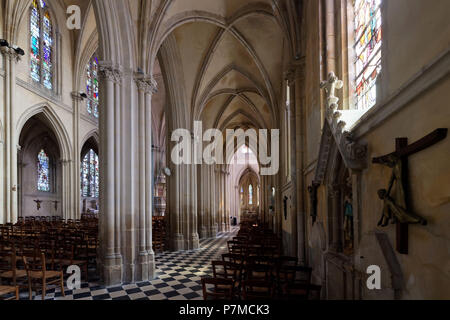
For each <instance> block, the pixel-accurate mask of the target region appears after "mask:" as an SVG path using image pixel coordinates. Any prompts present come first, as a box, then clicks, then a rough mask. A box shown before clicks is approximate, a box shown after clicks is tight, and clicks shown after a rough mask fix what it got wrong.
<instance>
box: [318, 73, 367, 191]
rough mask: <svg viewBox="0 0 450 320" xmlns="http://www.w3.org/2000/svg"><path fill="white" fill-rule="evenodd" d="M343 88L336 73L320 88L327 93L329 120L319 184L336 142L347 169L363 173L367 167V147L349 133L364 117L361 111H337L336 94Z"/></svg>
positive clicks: (331, 74) (322, 147)
mask: <svg viewBox="0 0 450 320" xmlns="http://www.w3.org/2000/svg"><path fill="white" fill-rule="evenodd" d="M343 85H344V84H343V82H342V80H339V79H338V78H337V76H336V75H335V74H334V72H330V74H329V75H328V79H327V80H326V81H323V82H322V83H321V84H320V88H321V89H324V90H325V92H326V116H325V124H324V126H323V130H322V138H321V143H320V150H319V157H318V161H317V166H316V175H315V179H314V180H315V182H316V183H322V182H323V179H324V176H325V172H326V168H327V165H328V160H329V155H330V152H331V149H332V143H333V140H334V142H335V143H336V146H337V148H338V150H339V152H340V154H341V156H342V158H343V160H344V163H345V166H346V167H347V168H349V169H353V170H362V169H364V168H366V167H367V145H364V144H360V143H358V142H356V141H355V139H354V138H353V135H352V133H351V132H350V129H349V127H350V126H351V125H352V124H353V123H354V122H355V120H356V119H358V118H359V117H360V116H361V111H357V110H338V107H339V98H338V97H337V96H336V95H335V93H336V90H340V89H342V88H343Z"/></svg>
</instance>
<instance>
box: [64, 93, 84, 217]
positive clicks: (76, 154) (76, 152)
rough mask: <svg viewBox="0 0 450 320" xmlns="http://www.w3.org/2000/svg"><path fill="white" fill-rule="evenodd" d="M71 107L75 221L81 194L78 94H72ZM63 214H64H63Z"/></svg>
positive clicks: (79, 211) (79, 98)
mask: <svg viewBox="0 0 450 320" xmlns="http://www.w3.org/2000/svg"><path fill="white" fill-rule="evenodd" d="M71 97H72V106H73V159H74V160H73V176H74V184H75V189H74V197H75V199H74V201H73V210H74V214H75V219H79V218H80V217H81V208H80V201H81V192H80V188H77V186H80V185H81V180H80V168H81V159H80V157H81V146H80V130H79V129H80V114H81V112H80V109H81V105H82V102H83V98H82V97H81V95H80V94H79V93H78V92H72V93H71ZM63 214H64V213H63Z"/></svg>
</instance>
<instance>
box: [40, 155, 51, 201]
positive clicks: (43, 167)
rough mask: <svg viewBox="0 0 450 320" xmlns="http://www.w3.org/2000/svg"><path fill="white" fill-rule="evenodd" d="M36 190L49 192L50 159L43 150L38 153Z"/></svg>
mask: <svg viewBox="0 0 450 320" xmlns="http://www.w3.org/2000/svg"><path fill="white" fill-rule="evenodd" d="M37 188H38V191H43V192H50V160H49V158H48V156H47V154H46V153H45V151H44V150H41V151H40V152H39V154H38V185H37Z"/></svg>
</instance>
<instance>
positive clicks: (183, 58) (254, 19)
mask: <svg viewBox="0 0 450 320" xmlns="http://www.w3.org/2000/svg"><path fill="white" fill-rule="evenodd" d="M281 2H284V1H281ZM280 19H281V18H280V16H279V15H277V12H276V10H275V5H274V1H272V0H263V1H261V0H250V1H241V0H208V1H199V0H174V1H171V4H170V6H169V7H168V8H167V9H166V11H165V12H164V13H162V22H161V28H160V29H159V30H158V33H159V34H158V38H159V39H161V42H162V45H163V46H164V43H165V42H167V41H171V42H174V41H175V43H176V47H177V50H178V51H179V52H178V56H179V57H180V58H179V59H180V61H179V63H178V66H179V68H178V70H177V72H178V73H179V74H180V75H181V77H179V79H180V78H181V79H182V82H183V83H179V84H178V85H183V86H184V92H185V99H186V102H185V104H186V105H187V106H188V107H189V108H190V111H191V112H190V114H191V115H192V120H202V121H203V127H204V128H219V129H221V130H225V129H236V128H243V129H247V128H255V129H263V128H264V129H270V128H278V117H279V104H280V101H281V100H282V96H283V93H282V88H283V79H284V77H283V67H284V66H283V64H284V63H285V60H286V58H285V56H286V52H289V48H288V46H289V43H288V40H287V36H286V33H285V31H284V27H283V23H282V21H280Z"/></svg>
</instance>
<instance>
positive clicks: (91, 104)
mask: <svg viewBox="0 0 450 320" xmlns="http://www.w3.org/2000/svg"><path fill="white" fill-rule="evenodd" d="M98 86H99V85H98V59H97V57H96V55H94V56H93V57H92V58H91V60H90V61H89V63H88V64H87V66H86V92H87V96H88V100H87V104H86V107H87V111H88V113H90V114H92V115H93V116H94V117H96V118H98V101H99V99H98Z"/></svg>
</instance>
